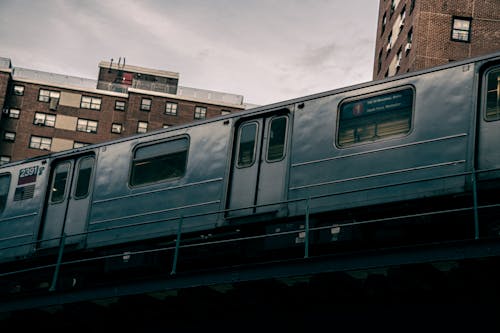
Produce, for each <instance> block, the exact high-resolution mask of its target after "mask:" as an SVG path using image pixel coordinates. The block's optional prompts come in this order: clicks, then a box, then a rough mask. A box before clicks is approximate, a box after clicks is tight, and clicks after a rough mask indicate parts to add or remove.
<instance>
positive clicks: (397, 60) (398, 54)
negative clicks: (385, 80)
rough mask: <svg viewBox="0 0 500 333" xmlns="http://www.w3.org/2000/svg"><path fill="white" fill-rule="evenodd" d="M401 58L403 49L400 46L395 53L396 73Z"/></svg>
mask: <svg viewBox="0 0 500 333" xmlns="http://www.w3.org/2000/svg"><path fill="white" fill-rule="evenodd" d="M401 58H403V49H402V48H401V47H400V48H399V50H398V53H397V54H396V73H397V72H398V71H399V68H400V67H401Z"/></svg>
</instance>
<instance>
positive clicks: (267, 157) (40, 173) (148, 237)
mask: <svg viewBox="0 0 500 333" xmlns="http://www.w3.org/2000/svg"><path fill="white" fill-rule="evenodd" d="M499 101H500V53H496V54H491V55H488V56H484V57H479V58H474V59H470V60H465V61H461V62H454V63H450V64H448V65H445V66H440V67H436V68H432V69H428V70H424V71H419V72H415V73H407V74H403V75H399V76H396V77H391V78H387V79H385V80H381V81H375V82H368V83H364V84H359V85H355V86H352V87H347V88H342V89H337V90H333V91H328V92H324V93H320V94H315V95H311V96H306V97H302V98H297V99H293V100H290V101H285V102H282V103H276V104H271V105H268V106H263V107H258V108H255V109H252V110H248V111H245V112H241V113H237V114H232V115H227V116H221V117H219V118H214V119H209V120H204V121H200V122H196V123H192V124H188V125H184V126H177V127H173V128H169V129H164V130H160V131H155V132H150V133H147V134H143V135H137V136H133V137H128V138H124V139H120V140H116V141H113V142H107V143H102V144H96V145H91V146H87V147H82V148H78V149H73V150H70V151H65V152H60V153H54V154H50V155H46V156H42V157H39V158H33V159H29V160H25V161H20V162H14V163H10V164H8V165H4V166H2V167H1V169H0V262H1V263H4V264H6V263H9V262H15V261H19V260H26V259H30V260H33V259H36V258H38V257H41V256H44V255H47V254H54V253H57V250H58V249H59V247H60V246H61V244H62V243H63V245H64V248H65V253H87V252H89V251H93V253H99V252H95V251H98V250H99V249H110V248H111V249H117V250H118V251H119V250H123V249H126V248H127V246H129V245H130V244H149V245H150V247H154V246H159V244H161V242H162V241H164V240H165V239H168V238H169V237H170V238H172V237H175V236H176V235H177V234H178V232H179V230H180V231H181V233H182V234H186V235H188V234H193V235H197V236H200V235H211V236H214V235H217V234H218V233H220V234H222V233H224V232H227V231H228V230H235V232H243V231H244V230H251V229H252V228H257V226H258V227H259V228H261V229H262V230H264V231H267V232H276V231H278V230H285V229H287V228H295V229H300V228H301V227H303V224H304V222H303V217H304V215H305V214H306V212H307V214H310V216H311V217H312V218H313V220H314V218H316V220H315V221H316V222H317V223H318V225H320V224H321V223H323V224H325V223H326V224H331V225H332V228H330V229H328V232H329V233H330V236H331V235H333V234H335V237H330V239H329V241H333V240H338V237H337V236H339V235H345V236H346V238H350V239H354V238H356V237H358V236H357V235H356V230H354V229H353V228H343V227H342V226H341V225H340V223H341V221H342V220H350V221H355V220H356V219H358V218H359V217H356V216H355V217H353V216H354V215H356V212H364V214H368V213H369V214H372V213H373V214H374V215H373V216H376V212H377V207H380V210H382V207H383V210H384V211H387V209H388V208H387V207H392V208H391V209H395V207H401V206H402V205H408V204H409V203H417V206H418V205H420V204H422V203H423V202H429V201H428V199H429V198H431V199H432V200H431V202H433V203H434V202H438V201H439V200H441V202H450V201H453V200H457V198H459V197H460V195H464V194H470V193H471V189H472V187H473V186H476V182H475V181H476V178H477V180H478V181H479V182H480V184H488V185H490V187H492V188H493V189H495V188H496V190H498V179H499V176H500V172H499V171H498V170H499V168H500V150H499V148H498V142H500V106H499ZM476 176H477V177H476ZM495 184H496V185H495ZM495 186H496V187H495ZM425 200H427V201H425ZM340 212H342V214H340ZM367 212H368V213H367ZM353 214H354V215H353ZM349 216H351V217H349ZM378 228H380V227H378ZM381 231H383V230H382V229H378V230H377V232H381ZM293 237H294V239H297V237H299V236H297V237H296V235H294V236H293ZM299 238H300V237H299ZM290 245H291V244H290ZM271 247H272V246H271Z"/></svg>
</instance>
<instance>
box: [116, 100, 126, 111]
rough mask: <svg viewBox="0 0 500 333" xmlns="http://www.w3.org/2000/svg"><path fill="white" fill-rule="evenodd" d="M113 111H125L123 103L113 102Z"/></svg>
mask: <svg viewBox="0 0 500 333" xmlns="http://www.w3.org/2000/svg"><path fill="white" fill-rule="evenodd" d="M115 110H117V111H125V102H124V101H115Z"/></svg>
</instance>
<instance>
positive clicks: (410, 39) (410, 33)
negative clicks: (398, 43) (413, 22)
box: [405, 27, 413, 55]
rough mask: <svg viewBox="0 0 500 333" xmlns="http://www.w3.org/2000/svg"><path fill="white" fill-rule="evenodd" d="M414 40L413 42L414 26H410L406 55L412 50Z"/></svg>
mask: <svg viewBox="0 0 500 333" xmlns="http://www.w3.org/2000/svg"><path fill="white" fill-rule="evenodd" d="M412 42H413V27H411V28H410V31H408V35H407V36H406V46H405V53H406V55H408V53H409V52H410V50H411V43H412Z"/></svg>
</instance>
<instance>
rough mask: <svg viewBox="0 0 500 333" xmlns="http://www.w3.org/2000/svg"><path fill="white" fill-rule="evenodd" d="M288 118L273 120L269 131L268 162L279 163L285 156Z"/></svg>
mask: <svg viewBox="0 0 500 333" xmlns="http://www.w3.org/2000/svg"><path fill="white" fill-rule="evenodd" d="M286 124H287V118H286V117H284V116H283V117H276V118H274V119H273V120H271V126H270V129H269V145H268V147H267V161H268V162H272V161H279V160H281V159H282V158H283V156H284V155H285V139H286V127H287V126H286Z"/></svg>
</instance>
